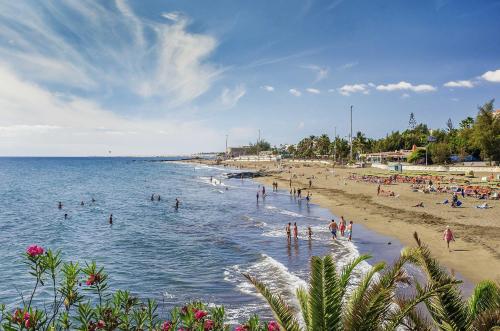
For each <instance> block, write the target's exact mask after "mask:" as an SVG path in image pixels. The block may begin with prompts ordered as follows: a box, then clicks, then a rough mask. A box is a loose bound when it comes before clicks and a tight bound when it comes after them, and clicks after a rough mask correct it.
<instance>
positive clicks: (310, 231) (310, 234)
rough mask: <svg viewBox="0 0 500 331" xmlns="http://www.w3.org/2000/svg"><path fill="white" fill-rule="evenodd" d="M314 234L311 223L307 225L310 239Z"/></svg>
mask: <svg viewBox="0 0 500 331" xmlns="http://www.w3.org/2000/svg"><path fill="white" fill-rule="evenodd" d="M312 235H313V232H312V229H311V226H310V225H309V226H308V227H307V236H308V237H309V240H311V239H312Z"/></svg>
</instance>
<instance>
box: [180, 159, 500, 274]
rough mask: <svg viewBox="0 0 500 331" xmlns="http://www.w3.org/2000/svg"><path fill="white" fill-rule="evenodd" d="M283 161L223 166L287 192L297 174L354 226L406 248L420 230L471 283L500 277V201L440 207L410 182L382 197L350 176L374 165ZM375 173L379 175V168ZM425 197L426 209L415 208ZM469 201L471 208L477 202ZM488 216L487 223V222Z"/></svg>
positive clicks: (299, 183)
mask: <svg viewBox="0 0 500 331" xmlns="http://www.w3.org/2000/svg"><path fill="white" fill-rule="evenodd" d="M188 162H194V163H202V164H209V165H215V163H214V161H210V160H193V161H188ZM284 165H286V166H290V168H287V169H286V170H285V169H279V168H277V167H276V164H275V163H273V162H258V163H257V162H238V163H235V162H223V163H221V164H220V166H227V167H230V168H235V167H236V168H238V167H239V168H242V169H250V170H254V171H255V170H258V171H260V172H262V173H263V174H264V176H262V177H256V178H254V180H255V181H257V182H259V183H261V184H264V185H267V186H271V184H272V182H278V185H279V188H280V189H285V188H286V189H287V190H288V189H289V185H290V178H291V177H292V176H293V177H294V178H293V179H292V187H301V188H305V190H304V191H305V192H307V191H310V192H311V194H312V203H314V204H317V205H319V206H320V207H323V208H326V209H328V210H329V211H330V212H331V213H332V214H333V215H336V216H338V217H340V216H344V217H345V218H346V220H347V221H350V220H353V221H354V225H356V223H358V224H362V225H363V226H364V227H366V228H367V229H369V230H371V231H374V232H375V233H377V234H379V235H382V236H385V237H391V238H395V239H397V240H398V241H399V242H401V243H402V244H403V245H404V246H413V245H415V241H414V238H413V233H414V232H417V233H418V234H419V236H420V238H421V239H422V241H423V242H424V243H426V244H427V245H428V246H429V248H430V249H431V251H432V253H433V254H434V256H435V257H436V258H438V259H439V261H440V262H441V263H442V264H443V265H444V266H446V267H447V268H448V269H449V271H450V272H451V273H456V272H458V273H459V274H460V275H461V276H462V277H463V278H464V279H465V280H466V281H467V282H470V283H477V282H479V281H481V280H484V279H490V280H493V281H497V282H498V281H500V253H499V249H498V248H499V239H498V238H500V224H495V222H493V221H492V220H494V219H495V218H498V216H497V215H496V214H495V212H494V211H495V210H496V209H497V208H500V203H499V201H488V203H489V204H490V205H492V206H493V209H489V210H478V209H476V208H449V206H442V205H439V206H437V205H436V203H435V202H433V201H434V200H436V195H430V194H425V195H424V194H423V193H422V194H417V193H414V192H407V191H409V189H408V187H407V186H409V185H405V184H398V185H391V187H390V188H391V189H393V190H395V191H398V192H397V193H398V197H397V198H391V197H379V196H377V195H376V188H377V186H376V185H374V184H370V183H357V182H355V181H350V180H346V179H345V177H346V175H347V174H350V173H358V174H366V173H373V172H374V171H375V170H374V169H370V168H361V169H339V168H335V169H334V170H333V173H332V170H331V168H327V166H326V165H311V164H297V163H294V164H287V163H286V162H284ZM376 171H377V172H378V173H380V170H379V169H377V170H376ZM294 175H295V176H294ZM313 177H314V179H311V180H312V181H313V185H312V187H311V188H310V189H308V188H307V187H308V182H309V178H313ZM383 188H384V189H385V188H386V187H385V186H384V187H383ZM305 194H307V193H305ZM439 198H441V196H439ZM439 198H437V199H438V200H439ZM422 200H423V201H424V204H425V206H426V208H413V207H411V206H412V205H413V204H416V203H418V202H420V201H422ZM465 202H466V203H467V205H469V207H470V206H472V203H473V202H474V201H473V200H470V201H469V200H465ZM474 216H475V218H474ZM485 218H487V219H486V221H487V222H483V221H485ZM482 223H486V224H482ZM446 225H450V227H451V228H452V230H453V231H454V232H455V237H456V242H452V243H451V252H448V251H447V249H446V245H445V243H444V241H443V240H442V232H443V231H444V228H445V227H446Z"/></svg>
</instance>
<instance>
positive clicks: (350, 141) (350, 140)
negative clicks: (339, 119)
mask: <svg viewBox="0 0 500 331" xmlns="http://www.w3.org/2000/svg"><path fill="white" fill-rule="evenodd" d="M349 144H350V145H351V152H350V159H351V160H352V105H351V133H350V134H349Z"/></svg>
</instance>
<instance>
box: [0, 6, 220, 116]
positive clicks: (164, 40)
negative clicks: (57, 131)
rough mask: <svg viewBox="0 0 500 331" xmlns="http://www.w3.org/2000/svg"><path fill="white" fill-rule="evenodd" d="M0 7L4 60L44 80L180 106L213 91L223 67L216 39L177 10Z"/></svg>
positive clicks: (0, 48)
mask: <svg viewBox="0 0 500 331" xmlns="http://www.w3.org/2000/svg"><path fill="white" fill-rule="evenodd" d="M0 13H1V15H0V39H1V40H8V41H11V42H10V43H1V44H0V57H1V58H2V61H3V63H4V64H7V65H8V66H9V67H11V68H15V70H16V72H17V73H19V74H20V75H22V76H23V77H26V78H28V79H30V80H33V81H35V82H37V83H39V84H42V85H44V86H48V84H51V85H53V84H56V85H58V86H63V87H70V88H72V89H76V90H82V89H85V90H87V92H91V93H93V94H94V95H96V96H98V95H103V94H104V93H103V91H109V93H114V92H116V93H118V94H124V93H128V94H130V93H133V94H135V95H136V96H137V97H140V98H141V97H142V98H145V99H151V98H157V99H160V100H162V101H163V102H164V104H166V105H167V106H168V107H177V106H179V105H183V104H187V103H188V102H190V101H192V100H194V99H195V98H197V97H199V96H200V95H202V94H204V93H205V92H206V91H208V89H209V88H210V87H211V86H212V83H213V82H214V81H215V80H216V79H217V78H218V77H219V76H220V74H221V72H222V70H223V69H222V68H217V67H216V66H215V65H213V64H210V63H209V62H208V61H207V59H208V58H209V56H210V55H211V54H212V52H213V51H214V50H215V48H216V46H217V40H216V39H215V38H214V37H213V36H211V35H209V34H201V33H192V32H190V31H188V29H187V26H188V20H187V19H186V18H185V17H183V16H182V15H181V14H180V13H175V12H174V13H166V14H163V17H165V18H168V19H169V20H170V21H169V22H158V21H153V20H147V19H143V18H142V17H140V16H138V15H137V14H136V13H135V12H134V10H133V8H131V7H130V6H129V4H128V3H127V1H125V0H115V1H114V3H109V6H108V2H106V5H104V3H102V2H84V1H65V2H59V1H57V2H50V1H44V2H37V3H36V5H34V3H33V2H24V1H7V2H1V3H0ZM55 21H57V24H54V22H55ZM14 22H15V23H14ZM76 22H78V23H76ZM63 31H64V32H63ZM70 36H71V37H70Z"/></svg>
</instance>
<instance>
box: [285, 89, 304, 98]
mask: <svg viewBox="0 0 500 331" xmlns="http://www.w3.org/2000/svg"><path fill="white" fill-rule="evenodd" d="M288 92H290V94H291V95H293V96H296V97H300V96H301V95H302V92H300V91H299V90H297V89H294V88H291V89H289V90H288Z"/></svg>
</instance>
